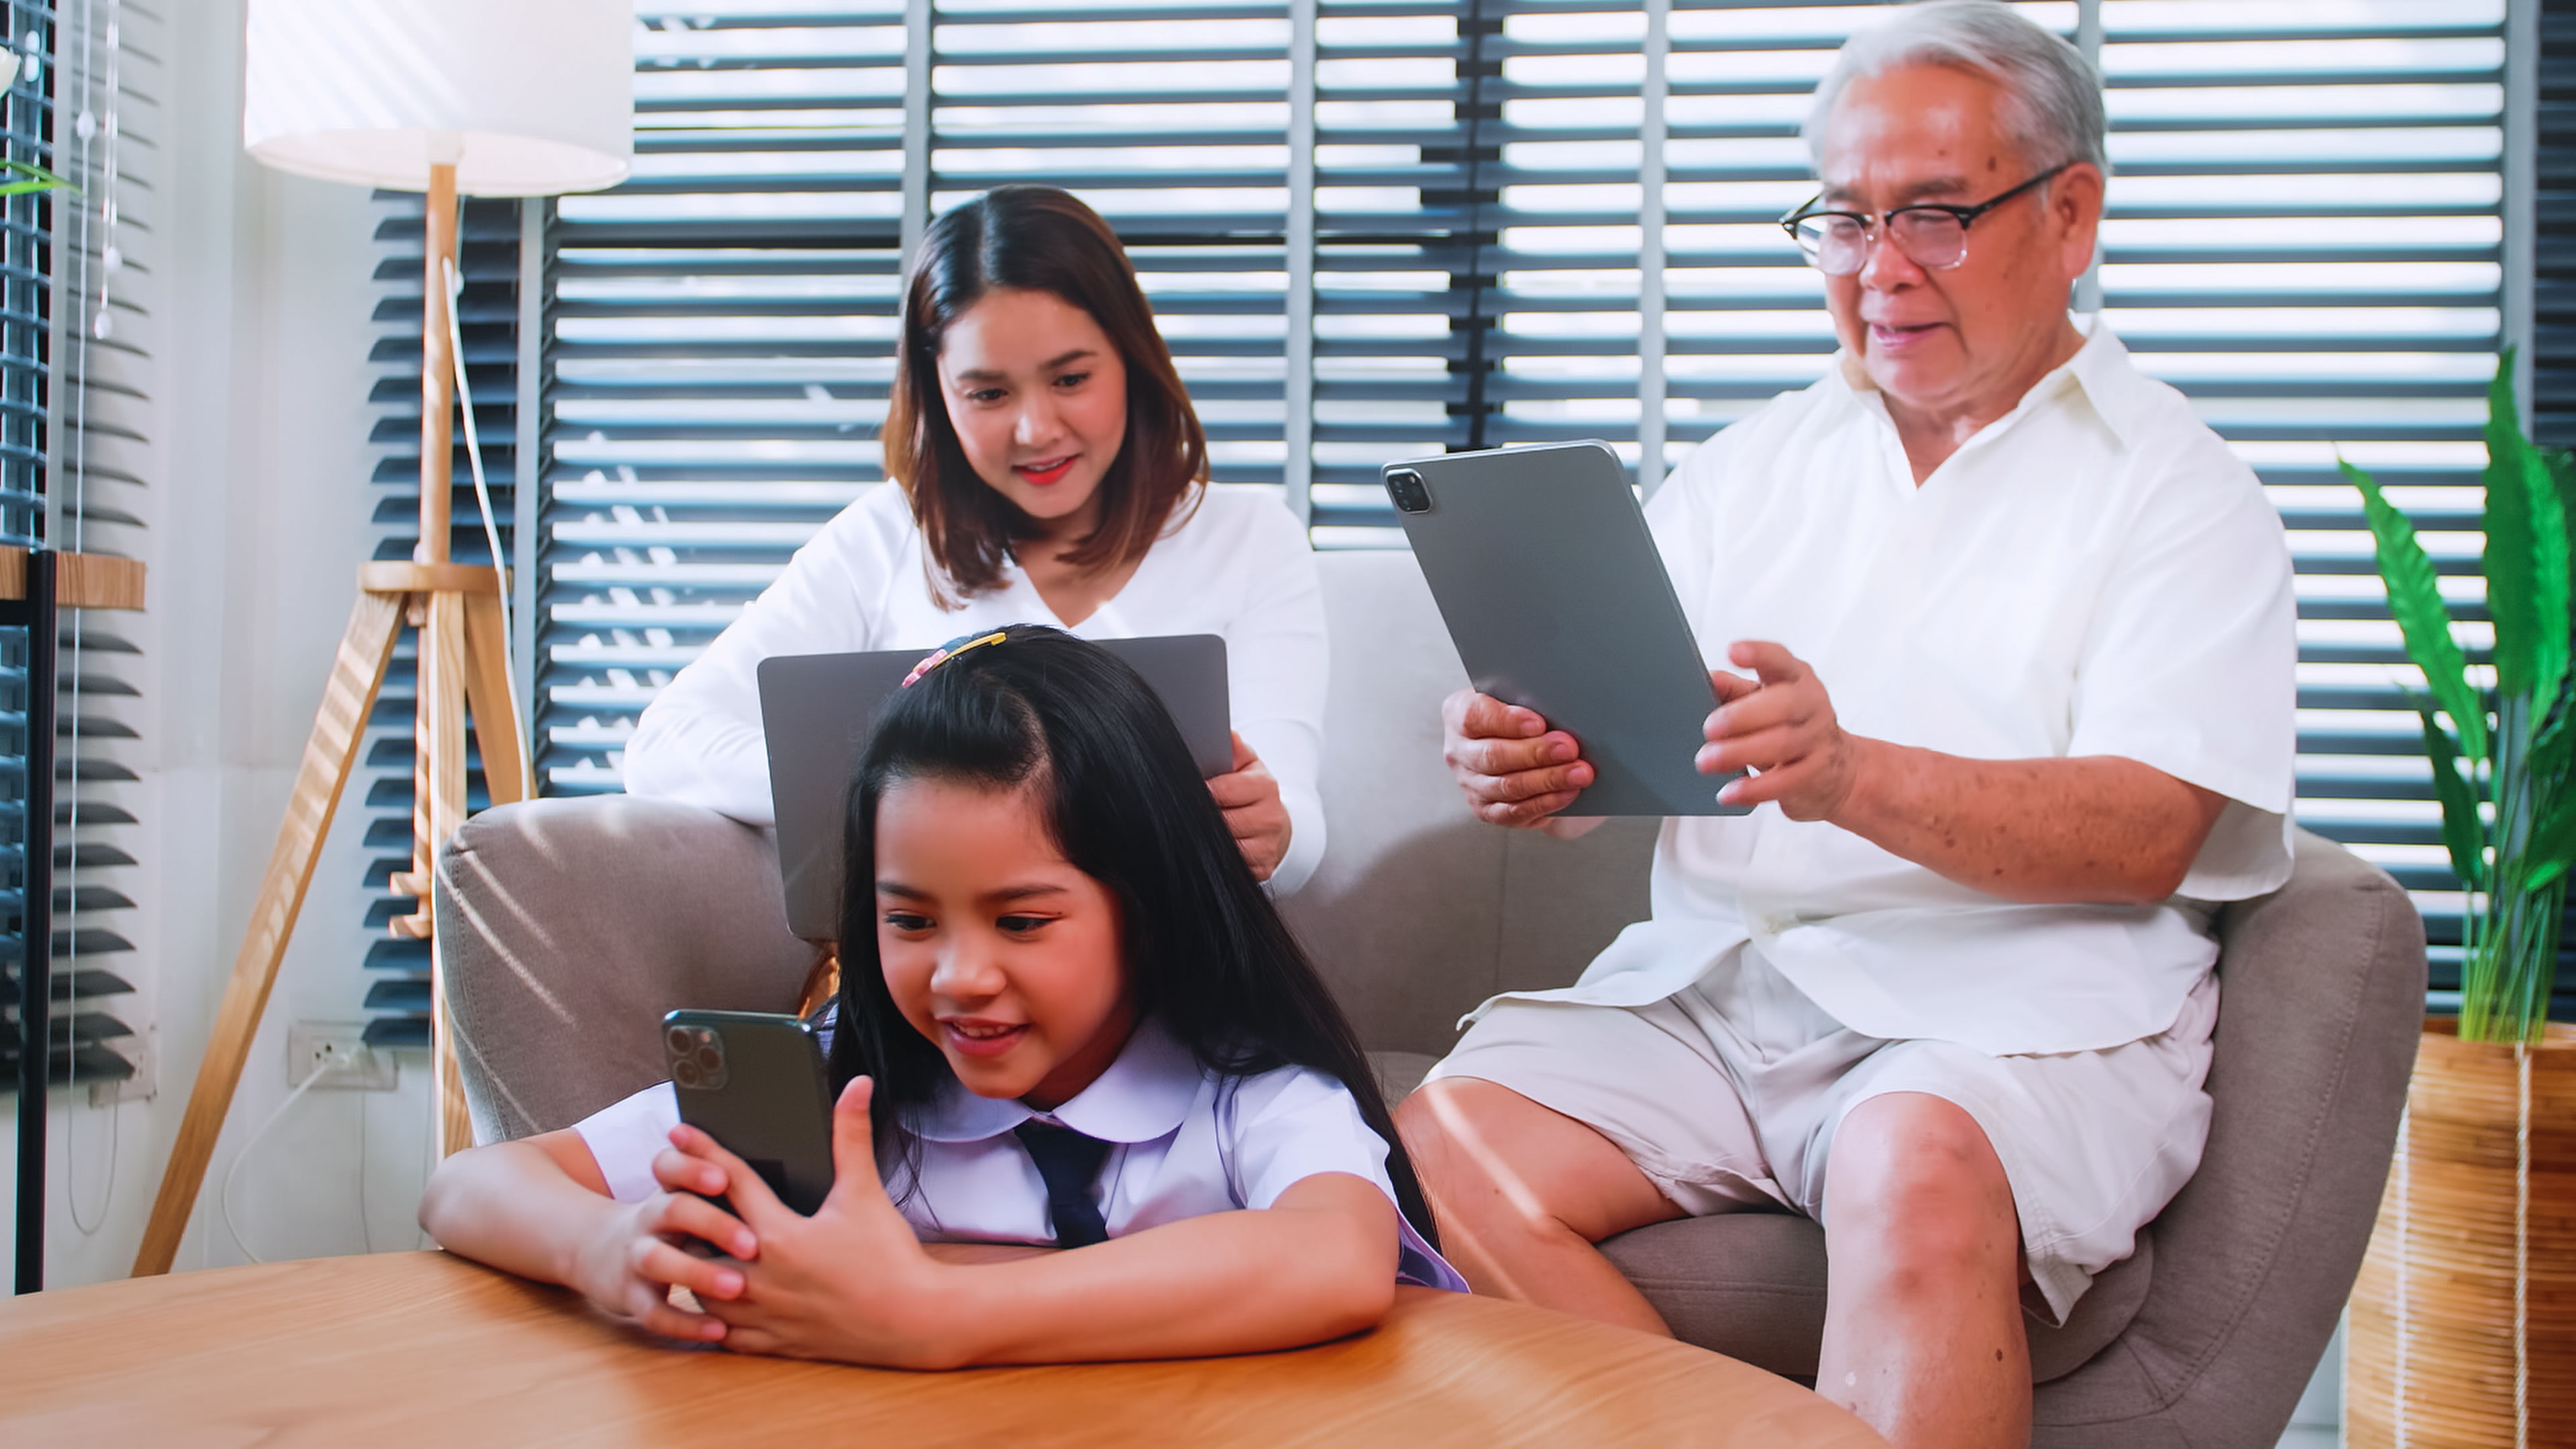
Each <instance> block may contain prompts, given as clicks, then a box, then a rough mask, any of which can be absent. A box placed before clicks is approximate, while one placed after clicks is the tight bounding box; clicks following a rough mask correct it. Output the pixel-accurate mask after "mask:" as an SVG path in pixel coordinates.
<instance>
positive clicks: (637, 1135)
mask: <svg viewBox="0 0 2576 1449" xmlns="http://www.w3.org/2000/svg"><path fill="white" fill-rule="evenodd" d="M1032 1118H1034V1119H1036V1120H1038V1121H1041V1122H1050V1123H1054V1124H1056V1125H1058V1126H1063V1127H1070V1128H1072V1129H1073V1130H1074V1131H1076V1132H1079V1133H1082V1134H1083V1135H1084V1136H1087V1137H1095V1138H1098V1139H1100V1140H1101V1141H1104V1142H1107V1143H1109V1144H1111V1149H1110V1152H1109V1156H1108V1158H1107V1160H1106V1161H1105V1162H1104V1163H1103V1164H1102V1165H1101V1169H1100V1178H1099V1181H1098V1182H1097V1183H1096V1184H1094V1186H1093V1189H1092V1191H1093V1193H1094V1197H1095V1200H1096V1201H1097V1202H1098V1204H1099V1207H1100V1215H1101V1218H1102V1220H1103V1221H1104V1222H1106V1223H1107V1224H1108V1228H1109V1236H1111V1237H1113V1238H1121V1237H1125V1236H1126V1235H1127V1234H1129V1233H1140V1232H1143V1231H1144V1230H1146V1229H1147V1228H1154V1227H1160V1226H1162V1225H1163V1224H1165V1223H1172V1222H1178V1221H1180V1220H1181V1219H1183V1218H1194V1217H1199V1216H1202V1215H1204V1214H1207V1213H1221V1212H1232V1211H1234V1210H1235V1209H1238V1208H1266V1207H1268V1206H1270V1205H1271V1204H1272V1203H1274V1202H1277V1201H1278V1200H1279V1195H1280V1194H1281V1193H1283V1192H1286V1191H1287V1190H1288V1188H1289V1186H1290V1184H1292V1183H1295V1182H1297V1181H1299V1180H1300V1179H1303V1178H1307V1177H1312V1176H1314V1175H1315V1174H1317V1173H1322V1172H1346V1173H1349V1174H1350V1175H1352V1176H1353V1177H1359V1178H1364V1179H1366V1180H1368V1181H1370V1182H1373V1183H1375V1184H1377V1187H1378V1190H1379V1191H1381V1192H1383V1193H1385V1194H1386V1195H1387V1200H1388V1201H1390V1202H1392V1201H1394V1199H1395V1187H1394V1184H1393V1182H1392V1181H1391V1180H1390V1179H1389V1178H1388V1176H1387V1172H1386V1158H1387V1148H1386V1142H1385V1141H1384V1140H1383V1139H1382V1138H1380V1137H1379V1136H1378V1135H1377V1133H1376V1132H1374V1131H1372V1130H1371V1129H1370V1128H1369V1125H1368V1123H1367V1121H1366V1120H1364V1119H1363V1118H1362V1117H1361V1116H1360V1111H1359V1103H1358V1101H1357V1100H1356V1099H1354V1098H1353V1097H1352V1096H1351V1093H1350V1089H1349V1088H1347V1087H1344V1086H1343V1085H1342V1084H1341V1083H1340V1082H1337V1081H1335V1080H1333V1079H1332V1078H1331V1077H1329V1076H1326V1075H1324V1074H1323V1073H1321V1072H1316V1071H1310V1070H1308V1069H1306V1068H1304V1067H1281V1068H1279V1069H1278V1070H1276V1071H1268V1072H1262V1073H1260V1074H1258V1075H1255V1076H1249V1077H1229V1076H1222V1075H1219V1074H1217V1073H1214V1072H1210V1071H1207V1070H1206V1069H1204V1068H1202V1067H1201V1066H1200V1065H1199V1063H1198V1061H1197V1059H1196V1058H1195V1057H1193V1056H1192V1055H1191V1054H1190V1051H1189V1048H1187V1047H1185V1046H1183V1045H1182V1044H1181V1043H1179V1042H1178V1041H1175V1040H1174V1039H1173V1038H1172V1036H1171V1035H1170V1033H1168V1032H1166V1031H1164V1030H1163V1028H1162V1027H1161V1026H1160V1025H1158V1024H1156V1023H1155V1022H1152V1021H1150V1020H1149V1021H1147V1022H1146V1023H1144V1024H1143V1025H1141V1026H1139V1027H1138V1028H1137V1029H1136V1033H1135V1035H1134V1036H1133V1037H1131V1038H1129V1040H1128V1042H1127V1045H1126V1048H1125V1049H1124V1050H1122V1051H1121V1052H1120V1053H1119V1054H1118V1059H1117V1060H1116V1061H1114V1062H1112V1063H1110V1065H1109V1069H1108V1070H1107V1071H1104V1072H1102V1073H1101V1074H1100V1077H1099V1079H1098V1080H1096V1081H1094V1082H1093V1083H1092V1084H1091V1085H1090V1086H1088V1087H1085V1088H1084V1089H1083V1090H1082V1091H1081V1092H1079V1093H1077V1094H1076V1095H1075V1096H1074V1097H1073V1098H1072V1099H1071V1100H1069V1101H1066V1102H1064V1103H1063V1104H1061V1105H1059V1106H1058V1107H1057V1108H1056V1109H1055V1110H1054V1111H1053V1112H1039V1111H1035V1110H1033V1109H1031V1108H1030V1107H1028V1106H1026V1105H1025V1104H1023V1103H1021V1102H1019V1101H1017V1100H1014V1099H1009V1098H992V1097H978V1096H976V1095H975V1094H973V1093H972V1092H969V1091H967V1090H966V1089H965V1088H964V1087H963V1086H961V1085H959V1084H958V1083H957V1081H956V1079H954V1078H950V1079H949V1081H948V1083H947V1085H946V1086H945V1088H944V1089H943V1090H942V1092H941V1093H940V1095H939V1097H938V1099H937V1100H936V1101H934V1102H933V1103H932V1104H931V1106H930V1107H929V1108H928V1110H927V1111H926V1112H925V1113H924V1114H923V1116H922V1118H921V1120H919V1121H916V1122H914V1123H912V1124H911V1125H912V1129H913V1134H914V1136H916V1137H918V1138H919V1139H920V1142H921V1167H920V1176H919V1178H918V1180H917V1181H911V1180H908V1179H907V1177H906V1175H905V1173H904V1171H903V1170H902V1169H900V1168H898V1169H896V1171H895V1173H894V1175H893V1177H892V1179H891V1180H890V1181H888V1182H887V1184H886V1190H887V1192H888V1193H889V1194H891V1195H892V1196H893V1197H894V1199H895V1202H896V1206H897V1208H898V1209H899V1210H900V1211H901V1212H902V1213H903V1215H904V1218H905V1219H906V1220H907V1221H909V1222H910V1223H911V1224H912V1227H913V1231H914V1232H915V1233H916V1234H917V1235H918V1236H919V1237H920V1238H921V1240H922V1241H923V1242H926V1243H942V1242H945V1243H1035V1244H1038V1245H1041V1246H1044V1245H1048V1244H1052V1243H1053V1242H1055V1229H1054V1226H1053V1224H1052V1223H1051V1222H1050V1220H1049V1214H1048V1212H1047V1189H1046V1182H1045V1180H1044V1179H1043V1178H1041V1177H1040V1176H1039V1175H1038V1169H1037V1164H1036V1163H1035V1162H1033V1161H1031V1160H1030V1158H1029V1154H1028V1151H1027V1149H1025V1148H1023V1147H1022V1146H1021V1145H1020V1142H1019V1139H1018V1138H1017V1137H1015V1136H1013V1135H1012V1133H1013V1129H1015V1128H1017V1127H1018V1126H1019V1125H1020V1124H1021V1123H1023V1122H1026V1121H1029V1120H1031V1119H1032ZM679 1123H680V1107H679V1097H678V1095H677V1094H676V1093H674V1092H673V1091H672V1090H671V1086H670V1084H669V1083H668V1082H665V1083H663V1084H662V1085H660V1086H657V1087H647V1088H646V1089H644V1090H643V1091H641V1092H638V1093H636V1094H635V1095H634V1096H631V1097H628V1098H627V1099H625V1100H624V1101H622V1102H618V1103H615V1104H613V1105H611V1106H609V1107H606V1108H603V1109H602V1110H601V1111H599V1112H597V1113H595V1114H593V1115H592V1116H590V1117H588V1118H585V1119H583V1120H582V1121H581V1122H579V1123H577V1124H575V1125H574V1127H573V1130H574V1131H575V1132H578V1133H580V1134H581V1140H582V1142H583V1143H584V1144H585V1145H586V1146H588V1147H589V1148H590V1155H591V1156H592V1157H593V1158H594V1159H595V1160H597V1162H598V1163H599V1170H600V1174H601V1175H602V1176H603V1177H605V1178H607V1180H608V1189H609V1192H610V1193H611V1195H613V1196H614V1197H615V1198H616V1199H617V1200H618V1201H619V1202H641V1201H642V1200H644V1199H645V1198H647V1197H650V1196H652V1195H653V1193H654V1192H655V1191H656V1190H658V1184H656V1182H655V1181H654V1178H653V1158H654V1155H655V1154H657V1153H659V1152H660V1151H661V1150H662V1149H663V1148H664V1147H666V1146H668V1145H669V1144H670V1133H671V1129H672V1128H673V1127H676V1126H678V1125H679ZM907 1187H909V1188H911V1189H912V1190H911V1191H910V1192H909V1193H908V1194H907V1191H906V1189H907ZM1396 1223H1397V1232H1398V1235H1399V1237H1400V1241H1401V1245H1402V1251H1401V1253H1400V1255H1399V1258H1398V1261H1397V1266H1396V1281H1397V1282H1399V1283H1411V1284H1414V1285H1417V1286H1420V1287H1425V1288H1446V1289H1450V1290H1452V1291H1454V1292H1459V1293H1464V1292H1466V1291H1467V1283H1466V1280H1465V1279H1463V1278H1461V1277H1459V1276H1458V1271H1457V1270H1456V1269H1455V1268H1452V1267H1450V1266H1449V1264H1448V1263H1447V1262H1446V1261H1444V1260H1443V1259H1442V1258H1441V1256H1440V1255H1439V1253H1437V1252H1435V1251H1434V1250H1433V1249H1432V1248H1431V1246H1430V1245H1429V1244H1427V1243H1425V1242H1424V1241H1423V1240H1422V1238H1421V1236H1420V1235H1419V1234H1417V1233H1415V1232H1414V1230H1413V1225H1412V1224H1411V1223H1410V1222H1407V1221H1405V1220H1404V1217H1403V1215H1402V1214H1401V1213H1398V1214H1397V1218H1396Z"/></svg>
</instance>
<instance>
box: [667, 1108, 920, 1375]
mask: <svg viewBox="0 0 2576 1449" xmlns="http://www.w3.org/2000/svg"><path fill="white" fill-rule="evenodd" d="M873 1095H874V1087H873V1084H872V1083H871V1082H870V1081H869V1080H868V1079H867V1078H865V1077H860V1078H857V1079H856V1080H854V1081H852V1082H851V1083H850V1085H849V1086H848V1087H847V1088H846V1089H844V1090H843V1091H842V1093H841V1100H840V1102H839V1103H838V1104H837V1105H836V1106H835V1107H834V1108H833V1110H832V1166H833V1178H832V1191H831V1194H830V1195H829V1196H828V1197H826V1198H824V1199H823V1205H822V1206H821V1207H819V1208H817V1209H815V1211H814V1215H813V1216H812V1217H810V1218H809V1217H803V1216H800V1215H799V1214H797V1213H796V1212H795V1211H794V1210H793V1209H791V1208H789V1207H788V1206H787V1205H786V1204H784V1203H782V1202H780V1201H779V1200H778V1197H777V1195H776V1194H774V1193H772V1192H771V1191H770V1190H769V1184H767V1183H765V1182H763V1181H761V1180H760V1175H759V1174H758V1173H756V1172H753V1171H752V1170H751V1169H750V1168H749V1167H748V1166H745V1165H744V1163H743V1161H742V1159H741V1158H739V1157H736V1156H734V1155H733V1154H732V1153H730V1152H727V1151H726V1150H725V1149H724V1148H723V1147H721V1146H718V1145H717V1143H716V1141H715V1139H714V1138H712V1137H709V1136H707V1135H706V1134H705V1133H703V1132H700V1131H697V1130H696V1129H694V1128H690V1127H681V1128H677V1129H675V1130H674V1131H673V1132H672V1134H671V1141H672V1145H673V1146H675V1147H678V1148H679V1149H680V1152H679V1154H677V1155H678V1156H679V1157H680V1158H681V1160H682V1161H684V1162H686V1163H689V1164H691V1165H692V1167H693V1168H694V1169H699V1170H703V1171H705V1172H706V1173H707V1174H708V1177H707V1178H705V1179H701V1180H712V1179H713V1178H715V1177H721V1178H722V1179H723V1180H724V1191H725V1193H726V1195H727V1196H728V1197H729V1198H730V1199H731V1200H732V1202H733V1205H734V1210H735V1211H736V1212H738V1213H740V1214H741V1217H742V1225H743V1226H745V1227H747V1228H748V1229H749V1230H750V1232H751V1234H752V1235H753V1236H755V1237H756V1238H757V1240H758V1247H757V1250H756V1253H755V1254H750V1255H744V1256H745V1257H746V1258H747V1259H748V1261H745V1262H743V1263H742V1264H740V1265H739V1273H738V1277H739V1280H740V1281H739V1282H738V1283H736V1284H735V1285H734V1287H733V1291H731V1292H724V1291H719V1292H717V1293H715V1294H714V1295H712V1296H710V1295H708V1294H706V1293H700V1294H699V1295H698V1301H699V1303H700V1304H701V1305H702V1306H703V1307H705V1309H706V1310H707V1312H708V1313H709V1314H711V1315H713V1316H714V1317H715V1318H718V1319H721V1320H722V1321H723V1323H724V1326H725V1332H724V1334H723V1342H724V1345H725V1347H727V1348H729V1349H733V1350H735V1351H737V1352H741V1353H774V1354H782V1355H785V1356H787V1357H790V1358H828V1359H839V1360H842V1361H845V1362H849V1363H863V1364H875V1365H879V1366H882V1367H886V1368H954V1367H956V1366H958V1365H960V1364H963V1363H965V1362H967V1361H968V1352H967V1349H966V1346H965V1345H964V1344H962V1343H961V1342H960V1341H959V1340H960V1337H961V1335H960V1334H959V1333H958V1332H957V1331H956V1324H955V1323H954V1318H955V1315H954V1314H953V1313H952V1312H951V1311H950V1309H951V1307H952V1303H951V1296H950V1294H949V1293H948V1292H947V1291H946V1289H945V1288H944V1287H943V1282H944V1280H945V1279H946V1278H947V1277H948V1276H949V1275H951V1274H954V1273H958V1272H961V1271H965V1270H962V1269H959V1268H955V1267H950V1266H947V1265H944V1264H942V1263H939V1262H936V1261H934V1260H933V1259H932V1258H931V1256H930V1255H929V1254H928V1253H925V1252H924V1251H922V1246H921V1244H920V1242H919V1241H918V1240H916V1239H915V1238H914V1236H913V1231H912V1225H911V1224H910V1223H907V1222H905V1221H904V1220H903V1215H902V1214H901V1213H898V1212H896V1211H895V1206H894V1203H893V1202H892V1201H891V1200H889V1199H888V1198H887V1197H886V1192H885V1185H884V1183H883V1182H882V1181H880V1180H879V1179H878V1176H877V1162H876V1142H875V1136H874V1134H873V1133H872V1132H871V1131H870V1129H869V1124H868V1105H869V1101H870V1099H871V1098H872V1096H873Z"/></svg>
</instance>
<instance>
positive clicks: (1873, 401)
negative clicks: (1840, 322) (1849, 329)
mask: <svg viewBox="0 0 2576 1449" xmlns="http://www.w3.org/2000/svg"><path fill="white" fill-rule="evenodd" d="M2070 320H2072V321H2073V322H2074V324H2075V328H2076V330H2077V331H2078V332H2081V333H2083V334H2084V345H2083V346H2081V347H2078V348H2076V349H2075V355H2074V356H2072V357H2070V358H2068V359H2066V360H2065V361H2064V362H2061V363H2059V364H2058V365H2057V366H2055V367H2053V368H2051V369H2049V371H2048V373H2047V375H2046V376H2044V377H2042V378H2040V380H2039V381H2037V382H2035V383H2033V384H2031V388H2030V391H2028V392H2026V393H2023V394H2022V395H2021V399H2020V401H2018V402H2016V403H2014V404H2013V407H2012V411H2010V412H2007V413H2005V414H2004V415H2003V416H2002V417H1999V418H1997V419H1995V420H1994V421H1993V422H1991V423H1988V424H1986V425H1985V426H1984V427H1982V428H1979V429H1978V430H1977V434H1976V437H1978V438H1982V437H1984V436H1986V435H1987V434H1989V433H2001V432H2002V431H2003V430H2004V428H2005V425H2006V424H2009V423H2012V422H2016V421H2018V420H2019V419H2020V418H2021V417H2022V416H2023V415H2024V414H2026V413H2030V412H2034V411H2037V410H2038V409H2039V408H2041V407H2044V406H2046V405H2047V404H2048V403H2049V402H2050V401H2052V400H2054V399H2055V398H2056V397H2057V395H2058V394H2059V393H2060V392H2063V391H2065V390H2067V389H2068V388H2069V387H2070V385H2071V386H2072V387H2073V388H2075V389H2077V390H2079V391H2080V392H2081V393H2082V395H2083V398H2084V401H2085V403H2086V404H2087V405H2088V406H2090V407H2091V408H2092V410H2093V415H2094V416H2095V417H2097V418H2099V419H2101V420H2102V426H2104V427H2106V428H2108V429H2110V431H2111V435H2112V436H2113V437H2114V438H2116V439H2117V440H2118V441H2119V442H2120V444H2121V445H2122V446H2123V447H2126V446H2128V445H2130V443H2131V442H2132V441H2133V439H2134V437H2135V433H2136V429H2137V426H2138V424H2139V422H2140V421H2141V418H2140V415H2139V414H2140V409H2141V408H2142V407H2143V406H2144V405H2145V402H2146V399H2147V397H2148V395H2149V394H2148V390H2147V388H2146V387H2145V386H2143V384H2145V383H2146V381H2147V379H2146V377H2145V376H2144V375H2143V374H2141V373H2140V372H2139V371H2138V369H2137V366H2136V364H2134V363H2132V362H2130V361H2129V349H2128V348H2127V347H2125V346H2123V345H2122V344H2121V342H2120V339H2119V338H2117V337H2115V336H2113V335H2112V334H2111V329H2110V328H2109V327H2108V326H2106V325H2104V323H2103V322H2102V314H2101V313H2099V312H2096V313H2094V314H2092V315H2091V316H2089V317H2085V316H2077V317H2074V318H2072V319H2070ZM1827 375H1828V376H1830V377H1832V378H1834V379H1836V380H1838V381H1839V382H1840V384H1841V386H1842V390H1843V392H1844V393H1845V395H1847V396H1848V397H1850V398H1851V399H1852V400H1853V401H1854V402H1855V403H1858V404H1859V405H1861V406H1862V407H1864V408H1866V409H1868V410H1869V411H1871V412H1875V413H1877V414H1879V416H1880V417H1882V418H1884V417H1885V416H1886V407H1885V403H1884V400H1883V399H1880V398H1878V397H1877V396H1876V394H1877V393H1878V390H1879V389H1878V384H1876V383H1874V382H1872V381H1870V379H1869V374H1868V373H1867V372H1866V371H1864V370H1863V369H1862V368H1861V366H1860V362H1859V359H1857V358H1855V357H1854V356H1853V355H1852V354H1851V352H1850V351H1849V349H1845V350H1843V351H1841V352H1837V353H1835V354H1834V366H1833V369H1832V371H1831V372H1830V373H1828V374H1827ZM1889 426H1890V427H1893V426H1894V424H1893V423H1892V422H1891V423H1889ZM1975 440H1976V439H1975V438H1971V439H1970V440H1969V441H1970V442H1974V441H1975ZM1963 446H1964V445H1963Z"/></svg>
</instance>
